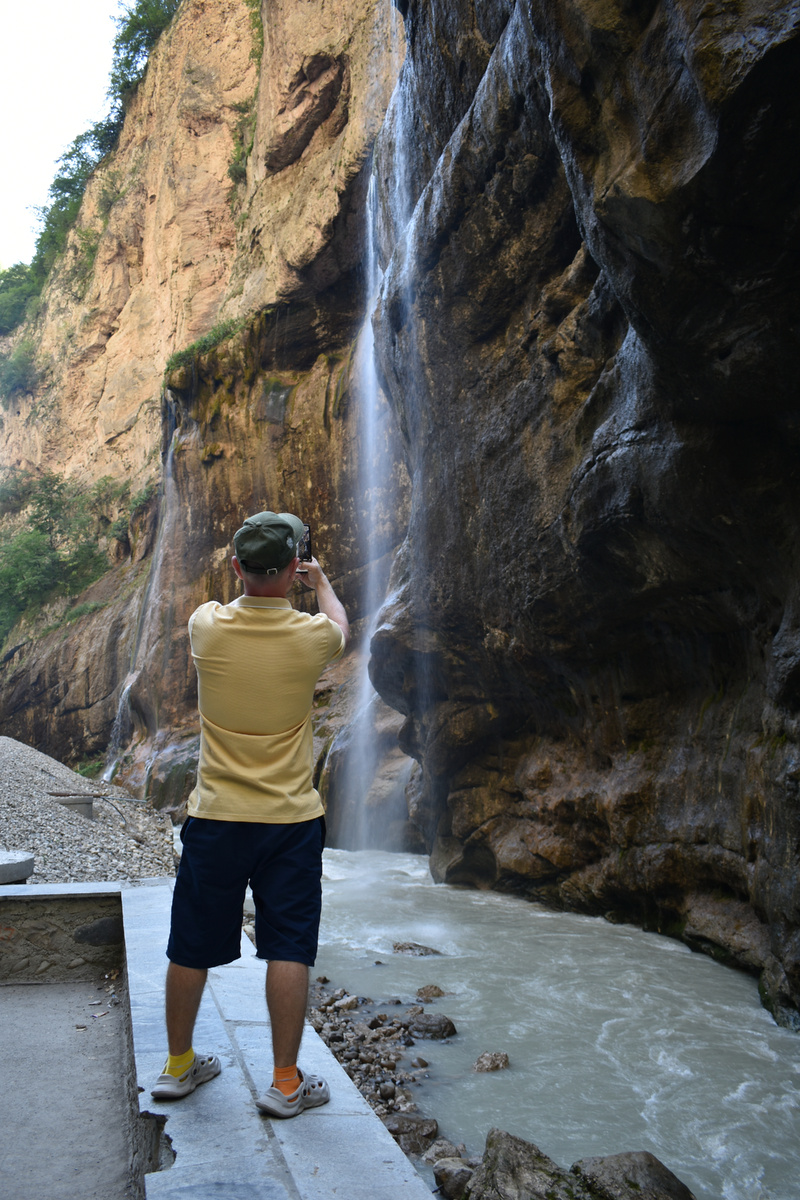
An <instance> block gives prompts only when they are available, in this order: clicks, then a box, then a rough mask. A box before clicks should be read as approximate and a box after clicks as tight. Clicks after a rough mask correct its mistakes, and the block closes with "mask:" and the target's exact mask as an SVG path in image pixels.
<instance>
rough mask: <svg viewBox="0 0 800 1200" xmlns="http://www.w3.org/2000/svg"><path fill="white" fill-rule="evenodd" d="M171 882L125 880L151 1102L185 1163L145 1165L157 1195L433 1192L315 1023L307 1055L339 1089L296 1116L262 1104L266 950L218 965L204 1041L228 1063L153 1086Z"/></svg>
mask: <svg viewBox="0 0 800 1200" xmlns="http://www.w3.org/2000/svg"><path fill="white" fill-rule="evenodd" d="M170 899H171V888H170V887H169V885H168V884H164V885H161V886H156V887H143V888H133V889H128V890H123V892H122V904H123V917H124V925H125V946H126V953H127V962H128V986H129V991H130V1001H131V1018H132V1022H133V1044H134V1054H135V1059H136V1073H137V1078H138V1083H139V1087H140V1088H141V1089H142V1091H141V1092H140V1095H139V1106H140V1111H141V1112H142V1113H153V1114H159V1113H160V1114H163V1115H164V1116H165V1117H166V1118H167V1121H166V1125H165V1128H164V1132H165V1133H166V1135H167V1136H168V1137H169V1138H170V1139H171V1142H172V1150H173V1151H174V1153H175V1161H174V1164H173V1165H172V1166H171V1167H170V1168H169V1169H168V1170H162V1171H159V1172H154V1173H152V1174H150V1175H147V1176H146V1189H147V1198H148V1200H161V1198H162V1197H170V1198H172V1197H175V1198H176V1200H177V1198H178V1197H185V1198H188V1197H190V1196H191V1198H192V1200H212V1197H213V1198H214V1200H430V1195H431V1193H430V1190H429V1188H428V1186H427V1184H426V1183H425V1182H424V1181H423V1179H422V1178H421V1177H420V1176H419V1175H418V1174H417V1173H416V1171H415V1170H414V1168H413V1166H412V1165H411V1163H410V1162H409V1161H408V1159H407V1158H406V1156H405V1155H404V1154H403V1152H402V1151H401V1150H400V1149H399V1147H398V1146H397V1145H396V1143H395V1142H394V1140H393V1139H392V1137H391V1136H390V1134H389V1133H388V1132H387V1130H386V1129H385V1127H384V1126H383V1124H382V1122H381V1121H380V1120H379V1119H378V1118H377V1117H376V1115H375V1114H374V1113H373V1111H372V1109H371V1108H370V1107H369V1105H368V1104H367V1103H366V1101H365V1100H364V1099H363V1097H362V1096H361V1094H360V1093H359V1091H358V1089H357V1088H356V1087H355V1085H354V1084H353V1083H352V1081H351V1080H350V1079H349V1077H348V1076H347V1075H346V1074H345V1072H344V1071H343V1070H342V1068H341V1067H340V1066H339V1064H338V1062H337V1061H336V1059H335V1058H334V1057H333V1055H332V1054H331V1052H330V1051H329V1050H328V1048H327V1047H326V1046H325V1045H324V1043H323V1042H322V1041H321V1039H320V1038H319V1037H318V1035H317V1034H316V1033H315V1031H314V1030H313V1029H312V1028H311V1027H310V1026H309V1025H306V1030H305V1034H304V1036H303V1045H302V1049H301V1052H300V1065H301V1066H302V1067H303V1068H304V1070H306V1071H308V1072H309V1073H312V1074H318V1075H324V1076H325V1078H326V1079H327V1080H328V1082H329V1084H330V1088H331V1101H330V1103H329V1104H326V1105H324V1106H323V1107H322V1108H316V1109H310V1110H309V1111H307V1112H304V1113H302V1114H301V1115H300V1116H299V1117H295V1118H293V1119H291V1120H288V1121H278V1120H270V1119H269V1118H266V1117H263V1116H261V1114H260V1113H259V1112H258V1109H257V1108H256V1107H255V1103H254V1101H255V1098H256V1096H257V1095H258V1094H259V1093H261V1092H263V1091H264V1090H265V1089H266V1088H267V1087H268V1086H269V1083H270V1081H271V1066H272V1055H271V1043H270V1030H269V1023H268V1020H267V1013H266V1002H265V999H264V972H265V966H264V963H263V962H259V961H258V960H257V959H256V958H255V950H254V948H253V947H252V945H251V943H250V941H249V939H248V938H247V937H245V936H243V937H242V949H243V951H244V957H243V958H241V959H240V960H239V961H238V962H236V963H232V964H230V965H229V966H226V967H220V968H217V969H214V970H212V971H210V972H209V982H208V986H207V987H206V992H205V994H204V997H203V1003H202V1005H201V1009H200V1015H199V1018H198V1023H197V1029H196V1035H195V1046H196V1048H197V1049H198V1050H199V1051H200V1052H202V1053H205V1052H209V1051H213V1052H214V1053H216V1054H218V1055H219V1056H220V1058H221V1059H222V1073H221V1075H219V1076H218V1077H217V1078H216V1079H212V1080H211V1081H210V1082H209V1083H206V1084H203V1085H202V1086H201V1087H199V1088H198V1089H197V1091H196V1092H193V1093H192V1095H190V1096H187V1097H186V1098H185V1099H183V1100H180V1101H177V1102H172V1103H166V1102H161V1103H159V1102H157V1101H155V1100H153V1099H152V1097H151V1096H150V1087H151V1086H152V1084H153V1082H154V1081H155V1079H156V1077H157V1076H158V1074H159V1072H160V1071H161V1069H162V1067H163V1064H164V1057H165V1032H164V1016H163V1011H164V973H165V970H166V958H165V955H164V949H165V947H166V942H167V930H168V923H169V906H170Z"/></svg>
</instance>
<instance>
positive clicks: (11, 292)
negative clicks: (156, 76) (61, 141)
mask: <svg viewBox="0 0 800 1200" xmlns="http://www.w3.org/2000/svg"><path fill="white" fill-rule="evenodd" d="M179 4H180V0H134V3H131V4H120V14H119V16H118V17H116V18H115V20H116V25H117V34H116V37H115V38H114V55H113V59H112V65H111V75H110V77H109V84H108V93H107V97H108V101H109V112H108V115H107V116H106V117H104V118H103V120H101V121H97V122H95V124H94V125H92V126H90V128H89V129H87V130H86V131H85V133H81V134H79V135H78V137H76V138H75V140H74V141H73V142H72V144H71V145H70V146H69V147H68V149H67V150H65V151H64V153H63V154H62V156H61V158H60V159H59V160H58V163H57V167H58V170H57V172H56V176H55V178H54V179H53V182H52V183H51V184H50V187H49V189H48V193H47V196H48V203H47V204H46V205H44V206H43V207H42V208H40V209H38V210H37V211H38V216H39V220H40V222H41V230H40V232H39V236H38V237H37V239H36V250H35V253H34V256H33V259H32V261H31V264H30V266H26V265H25V264H24V263H17V264H16V265H15V266H13V267H9V268H8V269H7V270H5V271H0V334H4V333H9V332H10V331H11V330H12V329H15V328H16V327H17V325H19V324H20V322H21V321H22V320H23V318H24V316H25V311H26V307H27V305H28V303H29V301H30V300H31V299H32V298H33V297H35V296H38V295H39V294H40V292H41V290H42V288H43V287H44V285H45V282H46V280H47V277H48V275H49V274H50V271H51V269H52V266H53V263H54V262H55V260H56V259H57V258H58V256H59V255H60V254H61V253H62V251H63V250H64V247H65V246H66V244H67V236H68V234H69V231H70V229H71V228H72V226H73V225H74V223H75V219H76V217H77V215H78V212H79V210H80V207H81V201H82V200H83V194H84V192H85V191H86V184H87V183H88V182H89V178H90V176H91V174H92V172H93V171H94V169H95V168H96V167H97V165H98V163H100V162H101V161H102V159H104V158H105V157H106V155H108V154H110V153H111V151H112V150H113V149H114V147H115V146H116V144H117V141H118V140H119V135H120V133H121V132H122V126H123V124H124V121H125V109H126V106H127V104H128V103H129V102H130V99H131V96H132V95H133V94H134V92H135V91H136V88H137V87H138V85H139V83H140V81H141V79H142V77H143V76H144V73H145V71H146V69H147V60H148V57H149V54H150V51H151V50H152V48H153V46H154V45H155V43H156V42H157V41H158V38H159V36H160V35H161V34H162V33H163V31H164V30H165V29H166V27H167V25H169V23H170V21H171V20H172V18H173V16H174V15H175V12H176V11H177V9H178V6H179Z"/></svg>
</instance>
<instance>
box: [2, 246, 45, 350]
mask: <svg viewBox="0 0 800 1200" xmlns="http://www.w3.org/2000/svg"><path fill="white" fill-rule="evenodd" d="M38 294H39V287H38V285H37V282H36V280H35V278H34V276H33V274H32V272H31V268H30V267H28V266H26V265H25V263H15V264H14V266H13V267H8V268H7V269H6V270H5V271H0V335H2V334H6V333H10V332H11V330H12V329H16V327H17V325H19V323H20V321H21V320H22V319H23V317H24V316H25V310H26V308H27V307H28V301H29V300H30V299H32V297H33V296H37V295H38Z"/></svg>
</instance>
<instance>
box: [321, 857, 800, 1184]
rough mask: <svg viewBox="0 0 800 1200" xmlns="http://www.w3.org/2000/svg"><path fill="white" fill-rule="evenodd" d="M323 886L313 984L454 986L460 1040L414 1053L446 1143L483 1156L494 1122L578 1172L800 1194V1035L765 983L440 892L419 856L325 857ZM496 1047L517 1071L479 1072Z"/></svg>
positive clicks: (422, 1095)
mask: <svg viewBox="0 0 800 1200" xmlns="http://www.w3.org/2000/svg"><path fill="white" fill-rule="evenodd" d="M323 891H324V904H323V920H322V927H321V931H320V951H319V956H318V958H317V965H316V968H315V970H314V972H313V973H314V974H315V975H317V974H325V975H327V976H328V977H329V978H330V980H331V982H332V984H333V985H335V986H337V987H344V988H346V989H347V990H348V991H349V992H352V993H357V994H359V995H363V996H369V997H371V998H372V999H374V1000H376V1001H379V1000H383V999H388V998H390V997H395V996H396V997H399V998H400V999H402V1000H403V1001H404V1002H406V1001H411V1000H413V999H414V997H415V993H416V991H417V988H419V987H421V986H423V985H424V984H438V985H439V986H440V987H442V988H443V989H444V990H445V991H446V993H447V995H446V996H445V997H444V998H443V999H440V1000H437V1001H435V1002H433V1004H429V1005H427V1006H426V1009H427V1011H439V1012H444V1013H446V1014H447V1015H448V1016H449V1017H451V1018H452V1019H453V1021H454V1022H455V1025H456V1028H457V1029H458V1036H457V1037H456V1038H454V1039H452V1041H450V1042H448V1043H437V1042H430V1041H426V1042H424V1043H418V1045H417V1047H415V1048H414V1050H412V1051H411V1052H410V1056H413V1055H414V1054H416V1053H418V1052H419V1053H422V1054H423V1056H424V1057H425V1058H426V1059H427V1060H428V1062H429V1064H430V1066H429V1068H428V1075H429V1079H427V1080H425V1081H424V1082H423V1085H422V1086H421V1087H420V1088H418V1089H417V1091H416V1094H415V1099H416V1100H417V1102H418V1105H419V1109H420V1111H421V1112H423V1113H424V1114H426V1115H430V1116H433V1117H435V1118H436V1119H437V1121H438V1122H439V1126H440V1131H441V1133H442V1135H443V1136H445V1137H448V1138H450V1139H451V1140H453V1141H455V1142H460V1141H463V1142H466V1144H467V1148H468V1150H469V1151H470V1152H471V1153H481V1152H482V1150H483V1147H484V1143H485V1139H486V1133H487V1131H488V1130H489V1129H490V1128H492V1127H493V1126H497V1127H499V1128H501V1129H504V1130H506V1131H508V1132H510V1133H513V1134H516V1135H517V1136H519V1137H522V1138H525V1139H526V1140H528V1141H532V1142H535V1143H536V1144H537V1145H538V1146H539V1148H540V1149H541V1150H543V1151H544V1152H545V1153H546V1154H548V1155H549V1156H550V1157H551V1158H553V1159H554V1160H555V1161H556V1162H557V1163H559V1164H560V1165H561V1166H567V1167H568V1166H569V1165H570V1164H571V1163H573V1162H575V1161H576V1160H577V1159H579V1158H585V1157H588V1156H590V1155H603V1154H616V1153H620V1152H621V1151H624V1150H649V1151H651V1152H652V1153H653V1154H655V1155H656V1156H657V1157H658V1158H660V1159H661V1161H662V1162H664V1163H665V1164H666V1165H667V1166H668V1167H669V1168H670V1169H671V1170H672V1171H674V1172H675V1174H676V1175H677V1176H678V1177H679V1178H680V1179H682V1180H683V1181H684V1183H686V1184H687V1186H688V1187H689V1188H690V1189H691V1190H692V1191H693V1192H694V1193H695V1195H696V1196H697V1200H797V1197H798V1196H799V1195H800V1184H798V1179H799V1178H800V1038H798V1036H797V1035H796V1034H793V1033H790V1032H789V1031H788V1030H785V1029H780V1028H778V1027H777V1026H776V1025H775V1024H774V1022H773V1020H772V1018H771V1017H770V1016H769V1014H768V1013H767V1012H766V1011H765V1010H764V1009H763V1008H762V1007H761V1005H760V1003H759V999H758V989H757V986H756V981H755V979H753V978H751V977H750V976H747V975H744V974H741V973H739V972H736V971H732V970H728V969H726V968H724V967H722V966H719V965H718V964H717V963H715V962H713V961H712V960H711V959H708V958H706V957H705V956H703V955H699V954H693V953H692V952H691V951H690V950H688V949H687V948H686V947H685V946H683V945H682V944H681V943H679V942H675V941H671V940H669V939H667V938H664V937H660V936H658V935H657V934H649V933H644V932H642V931H641V930H639V929H635V928H633V927H631V926H627V925H610V924H608V923H607V922H606V921H604V920H602V919H599V918H598V919H595V918H592V917H584V916H578V915H575V914H569V913H555V912H551V911H549V910H547V909H545V908H543V907H541V906H539V905H536V904H529V903H527V902H526V901H524V900H520V899H518V898H515V897H510V896H503V895H499V894H497V893H494V892H478V891H468V890H465V889H459V888H452V887H442V886H437V885H436V884H434V882H433V880H432V879H431V877H430V874H429V872H428V867H427V859H425V858H424V857H422V856H419V855H409V854H388V853H382V852H380V851H345V850H326V852H325V869H324V880H323ZM399 941H415V942H420V943H422V944H424V945H427V946H430V947H433V948H435V949H437V950H439V951H440V952H441V957H439V956H435V957H426V958H412V957H408V956H405V955H398V954H394V953H393V952H392V946H393V943H394V942H399ZM376 960H379V961H380V963H381V965H380V966H378V965H376ZM485 1050H490V1051H494V1050H497V1051H505V1052H507V1053H508V1055H509V1057H510V1060H511V1066H510V1069H509V1070H507V1071H500V1072H496V1073H492V1074H478V1073H476V1072H475V1071H473V1069H472V1065H473V1063H474V1062H475V1060H476V1059H477V1057H478V1055H479V1054H480V1053H482V1052H483V1051H485ZM402 1065H403V1064H401V1066H402ZM405 1065H408V1064H407V1063H406V1064H405Z"/></svg>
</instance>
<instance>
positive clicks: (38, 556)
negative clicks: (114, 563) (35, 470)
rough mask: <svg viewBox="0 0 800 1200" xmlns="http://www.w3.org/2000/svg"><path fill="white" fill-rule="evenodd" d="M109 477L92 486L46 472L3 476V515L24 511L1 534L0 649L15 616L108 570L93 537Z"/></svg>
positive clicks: (0, 489) (99, 522) (0, 482)
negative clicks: (16, 521) (36, 474)
mask: <svg viewBox="0 0 800 1200" xmlns="http://www.w3.org/2000/svg"><path fill="white" fill-rule="evenodd" d="M107 492H108V477H104V478H103V479H102V480H100V481H98V483H97V484H96V485H95V486H94V487H93V488H86V487H82V486H81V485H80V484H79V483H76V482H75V481H73V480H69V479H65V478H64V477H63V476H62V475H57V474H55V472H52V471H48V472H47V473H45V474H44V475H41V476H40V477H39V478H38V479H35V478H33V477H32V476H31V475H30V473H28V472H7V473H6V474H5V476H4V477H3V479H2V480H0V496H1V497H2V498H3V499H4V500H5V511H6V512H14V511H16V512H20V511H22V512H23V513H24V517H23V520H22V522H21V523H20V524H18V525H17V526H16V528H15V529H14V530H13V531H5V532H4V533H3V534H2V535H0V645H1V644H2V643H3V641H4V640H5V638H6V637H7V635H8V633H9V632H10V631H11V629H13V627H14V625H16V623H17V621H18V620H19V619H20V617H21V616H22V615H23V614H24V613H26V612H31V611H35V610H36V609H37V608H38V607H39V606H40V605H41V604H43V603H44V602H45V601H46V600H49V599H50V598H51V597H53V596H59V595H62V596H64V595H66V596H74V595H76V594H77V593H78V592H81V591H82V590H83V589H84V588H85V587H87V586H88V585H89V584H90V583H92V581H93V580H95V579H97V578H98V577H99V576H100V575H102V574H103V573H104V572H105V571H106V570H107V569H108V565H109V564H108V559H107V558H106V556H105V555H104V554H102V553H101V552H100V550H99V549H98V547H97V536H98V533H99V532H100V531H101V527H102V526H104V525H105V524H107V520H106V521H103V519H102V518H103V512H104V509H105V507H107V504H106V501H107V500H108V496H107Z"/></svg>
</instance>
